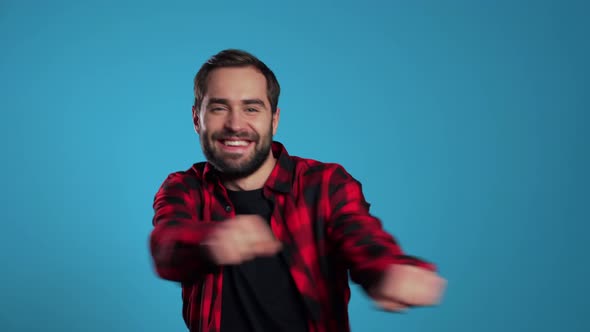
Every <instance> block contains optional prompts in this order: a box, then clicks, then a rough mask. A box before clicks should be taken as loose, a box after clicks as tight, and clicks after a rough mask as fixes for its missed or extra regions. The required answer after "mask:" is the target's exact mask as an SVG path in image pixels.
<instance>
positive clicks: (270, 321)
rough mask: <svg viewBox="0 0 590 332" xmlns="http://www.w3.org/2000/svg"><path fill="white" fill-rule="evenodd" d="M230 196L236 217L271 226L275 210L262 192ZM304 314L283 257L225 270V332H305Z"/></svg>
mask: <svg viewBox="0 0 590 332" xmlns="http://www.w3.org/2000/svg"><path fill="white" fill-rule="evenodd" d="M228 194H229V198H230V200H231V201H232V204H233V205H234V207H235V211H236V214H257V215H260V216H262V217H263V218H265V219H266V220H267V221H269V223H270V217H271V215H272V211H273V206H272V203H271V202H270V201H268V200H267V199H266V198H265V197H264V196H263V193H262V189H260V190H252V191H229V190H228ZM304 312H305V311H304V309H303V305H302V300H301V297H300V295H299V293H298V292H297V289H296V288H295V284H294V282H293V279H292V278H291V275H290V273H289V268H288V266H287V264H286V263H285V261H284V260H283V259H282V256H281V255H280V254H278V255H276V256H273V257H259V258H255V259H253V260H250V261H248V262H245V263H242V264H240V265H234V266H226V267H224V269H223V295H222V310H221V332H242V331H244V332H245V331H248V332H261V331H273V332H278V331H284V332H305V331H307V320H306V316H305V313H304Z"/></svg>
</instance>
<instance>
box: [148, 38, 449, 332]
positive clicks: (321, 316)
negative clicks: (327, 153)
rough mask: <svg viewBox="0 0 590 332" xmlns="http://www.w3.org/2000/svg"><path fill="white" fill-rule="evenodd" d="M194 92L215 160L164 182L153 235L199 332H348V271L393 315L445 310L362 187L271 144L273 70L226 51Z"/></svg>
mask: <svg viewBox="0 0 590 332" xmlns="http://www.w3.org/2000/svg"><path fill="white" fill-rule="evenodd" d="M194 92H195V103H194V106H193V109H192V112H193V120H194V127H195V130H196V132H197V133H198V135H199V137H200V142H201V147H202V149H203V153H204V155H205V156H206V158H207V162H200V163H196V164H194V165H193V166H192V167H191V168H190V169H188V170H186V171H182V172H175V173H172V174H170V175H169V176H168V177H167V178H166V179H165V181H164V183H163V184H162V186H161V187H160V189H159V191H158V192H157V194H156V196H155V199H154V210H155V215H154V218H153V224H154V229H153V232H152V233H151V236H150V248H151V253H152V256H153V261H154V265H155V269H156V272H157V273H158V275H159V276H160V277H161V278H164V279H166V280H172V281H177V282H180V283H181V284H182V299H183V310H182V314H183V318H184V320H185V323H186V325H187V327H188V328H189V330H190V331H215V332H217V331H222V332H226V331H292V332H295V331H308V332H332V331H334V332H336V331H338V332H341V331H349V330H350V327H349V319H348V310H347V306H348V301H349V299H350V289H349V285H348V273H350V277H351V279H352V281H354V282H356V283H358V284H359V285H361V286H362V287H363V288H364V290H365V291H366V293H367V294H368V296H370V297H371V298H372V299H373V300H374V301H375V302H376V304H377V305H379V306H380V307H381V308H383V309H385V310H388V311H401V310H405V309H406V308H409V307H414V306H430V305H434V304H436V303H438V301H439V299H440V296H441V293H442V289H443V287H444V284H445V281H444V280H443V279H441V278H440V277H438V276H437V275H436V273H435V272H434V266H433V265H432V264H429V263H426V262H424V261H421V260H419V259H417V258H413V257H411V256H407V255H405V254H404V253H403V252H402V250H401V248H400V247H399V246H398V245H397V243H396V242H395V240H394V238H393V237H392V236H391V235H389V234H387V233H386V232H385V231H384V230H383V228H382V226H381V223H380V221H379V220H378V219H377V218H375V217H374V216H372V215H371V214H370V213H369V204H368V203H367V202H366V201H365V198H364V196H363V193H362V190H361V185H360V183H359V182H358V181H357V180H355V179H354V178H353V177H352V176H351V175H349V174H348V173H347V172H346V170H345V169H344V168H343V167H341V166H340V165H338V164H327V163H321V162H318V161H314V160H310V159H304V158H299V157H294V156H290V155H289V154H288V153H287V150H286V149H285V147H284V146H283V145H282V144H281V143H279V142H276V141H274V140H273V136H274V135H275V133H276V131H277V127H278V125H279V117H280V110H279V108H278V106H277V105H278V99H279V93H280V87H279V84H278V82H277V79H276V77H275V75H274V74H273V72H272V71H271V70H270V69H269V68H268V67H267V66H266V65H265V64H264V63H262V62H261V61H260V60H259V59H257V58H256V57H254V56H253V55H251V54H249V53H247V52H244V51H240V50H224V51H222V52H220V53H218V54H216V55H215V56H213V57H212V58H210V59H209V61H207V62H206V63H205V64H204V65H203V66H202V67H201V69H200V70H199V72H198V73H197V75H196V77H195V81H194Z"/></svg>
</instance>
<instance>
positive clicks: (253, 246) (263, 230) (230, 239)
mask: <svg viewBox="0 0 590 332" xmlns="http://www.w3.org/2000/svg"><path fill="white" fill-rule="evenodd" d="M204 244H205V246H206V247H207V249H208V251H209V254H210V256H211V258H212V259H213V261H214V262H215V264H217V265H236V264H240V263H242V262H245V261H248V260H251V259H253V258H255V257H259V256H273V255H275V254H277V253H278V252H279V251H280V250H281V247H282V245H281V243H280V242H279V241H278V240H277V239H276V238H275V237H274V234H273V233H272V230H271V229H270V226H269V225H268V222H267V221H266V220H264V219H263V218H262V217H260V216H258V215H238V216H236V217H235V218H233V219H230V220H226V221H223V222H221V223H219V225H218V226H217V228H216V229H215V230H214V231H213V232H212V233H211V235H210V236H209V238H208V239H207V240H206V241H205V243H204Z"/></svg>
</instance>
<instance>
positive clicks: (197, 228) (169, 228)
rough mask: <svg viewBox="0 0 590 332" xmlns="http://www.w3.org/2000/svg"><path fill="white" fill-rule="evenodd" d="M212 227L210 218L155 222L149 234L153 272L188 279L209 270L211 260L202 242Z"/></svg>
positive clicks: (175, 278) (211, 266)
mask: <svg viewBox="0 0 590 332" xmlns="http://www.w3.org/2000/svg"><path fill="white" fill-rule="evenodd" d="M213 227H214V225H213V223H212V222H199V223H192V222H179V221H177V220H171V221H169V222H162V223H160V224H158V226H156V227H155V228H154V230H153V231H152V233H151V235H150V250H151V255H152V259H153V262H154V268H155V270H156V273H157V274H158V275H159V276H160V277H161V278H163V279H167V280H171V281H179V282H183V281H191V280H195V279H197V278H199V277H200V276H202V275H203V274H205V273H208V272H211V271H212V269H213V268H214V264H213V263H212V262H211V260H210V258H209V257H208V255H207V251H206V250H205V248H204V247H203V245H202V243H203V241H204V240H205V238H206V237H207V236H208V234H209V233H210V231H211V229H212V228H213Z"/></svg>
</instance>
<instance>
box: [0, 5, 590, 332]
mask: <svg viewBox="0 0 590 332" xmlns="http://www.w3.org/2000/svg"><path fill="white" fill-rule="evenodd" d="M285 2H286V1H285ZM589 13H590V11H589V6H588V5H586V4H585V3H584V1H485V2H484V1H333V2H329V1H321V2H320V1H314V2H303V1H290V2H289V3H283V2H281V1H267V2H264V1H250V2H227V1H191V2H188V1H185V2H180V1H161V2H155V1H95V2H89V1H36V2H33V1H16V0H8V1H7V0H3V1H1V2H0V48H1V50H0V109H1V121H0V135H2V136H1V144H2V163H1V166H0V167H1V172H0V174H1V177H2V178H1V179H2V190H1V191H0V198H1V210H2V214H1V218H2V224H1V227H0V246H1V250H0V260H1V261H0V263H1V264H0V266H1V269H2V270H1V271H2V272H1V273H0V294H1V296H0V330H1V331H7V332H8V331H42V330H43V331H90V332H93V331H183V330H184V325H183V322H182V319H181V316H180V308H181V299H180V289H179V287H178V286H177V285H176V284H174V283H170V282H166V281H163V280H160V279H158V278H157V277H156V276H155V274H154V272H153V270H152V266H151V261H150V258H149V253H148V251H147V239H148V234H149V232H150V230H151V216H152V209H151V203H152V199H153V195H154V194H155V192H156V190H157V188H158V187H159V185H160V184H161V182H162V181H163V179H164V178H165V176H166V175H167V174H168V173H170V172H173V171H176V170H183V169H186V168H188V167H189V166H190V165H191V164H192V163H193V162H196V161H200V160H202V159H203V156H202V154H201V151H200V147H199V145H198V137H197V136H196V134H195V133H194V131H193V128H192V125H191V112H190V108H191V103H192V98H193V97H192V78H193V75H194V74H195V73H196V71H197V70H198V68H199V67H200V65H201V64H202V63H203V62H204V61H205V60H206V59H207V58H208V57H209V56H211V55H213V54H214V53H216V52H218V51H219V50H221V49H223V48H230V47H231V48H243V49H246V50H248V51H250V52H253V53H254V54H256V55H258V56H259V57H260V58H261V59H262V60H263V61H265V62H266V63H267V64H268V65H269V66H270V67H271V68H272V69H273V70H274V71H275V73H276V74H277V76H278V78H279V81H280V82H281V85H282V88H283V93H282V96H281V99H280V103H279V106H280V107H281V108H282V118H281V123H280V126H279V133H278V136H277V139H278V140H280V141H281V142H283V143H285V144H286V146H287V148H288V150H289V152H290V153H291V154H293V155H300V156H305V157H309V158H316V159H320V160H323V161H330V162H338V163H341V164H342V165H344V166H345V167H346V168H347V169H348V170H349V172H351V173H352V174H353V175H354V176H355V177H356V178H358V179H359V180H360V181H362V182H363V184H364V189H365V194H366V196H367V199H368V200H369V201H370V202H371V203H372V205H373V212H374V214H375V215H377V216H378V217H380V218H382V219H383V222H384V223H385V227H386V228H387V229H388V230H389V231H391V232H393V233H394V234H395V236H396V237H397V238H398V239H399V240H400V241H401V243H402V245H403V247H404V248H405V249H406V250H407V251H408V252H409V253H411V254H415V255H418V256H422V257H425V258H427V259H429V260H432V261H434V262H435V263H437V264H438V265H439V267H440V271H441V273H442V275H443V276H445V277H446V278H448V279H449V288H448V293H447V296H446V298H445V301H444V303H443V304H442V305H441V306H440V307H437V308H426V309H417V310H414V311H410V312H409V313H407V314H403V315H399V314H398V315H394V314H387V313H383V312H379V311H377V310H375V308H374V307H373V305H372V304H371V302H370V301H368V300H367V298H366V297H365V296H364V295H363V293H361V292H360V291H359V289H358V288H356V286H355V287H354V292H353V300H352V302H351V304H350V311H351V318H352V327H353V331H408V332H409V331H453V332H459V331H537V332H541V331H558V330H559V331H588V330H590V318H589V316H590V310H589V309H588V308H590V307H589V306H588V301H587V298H588V295H589V294H590V289H589V287H588V281H587V280H586V279H587V276H588V273H589V269H588V263H589V260H588V257H587V254H588V253H589V252H590V250H589V249H590V248H589V246H588V244H587V243H586V241H587V234H588V231H589V227H588V222H589V221H590V218H589V216H590V214H589V212H588V209H589V206H590V204H589V203H590V199H589V197H590V195H589V190H588V187H589V184H590V183H589V182H590V181H589V177H588V169H590V158H589V151H590V149H589V146H588V145H589V144H588V143H589V138H590V137H589V134H588V125H589V124H590V122H589V120H590V119H589V118H590V117H589V115H588V114H589V111H590V108H589V102H588V98H589V97H588V92H589V91H588V86H589V85H590V84H589V83H590V82H589V79H588V77H589V74H590V73H589V66H588V59H589V58H590V54H589V45H588V44H589V42H588V32H589V30H590V29H589V28H590V25H589V23H588V15H589Z"/></svg>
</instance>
